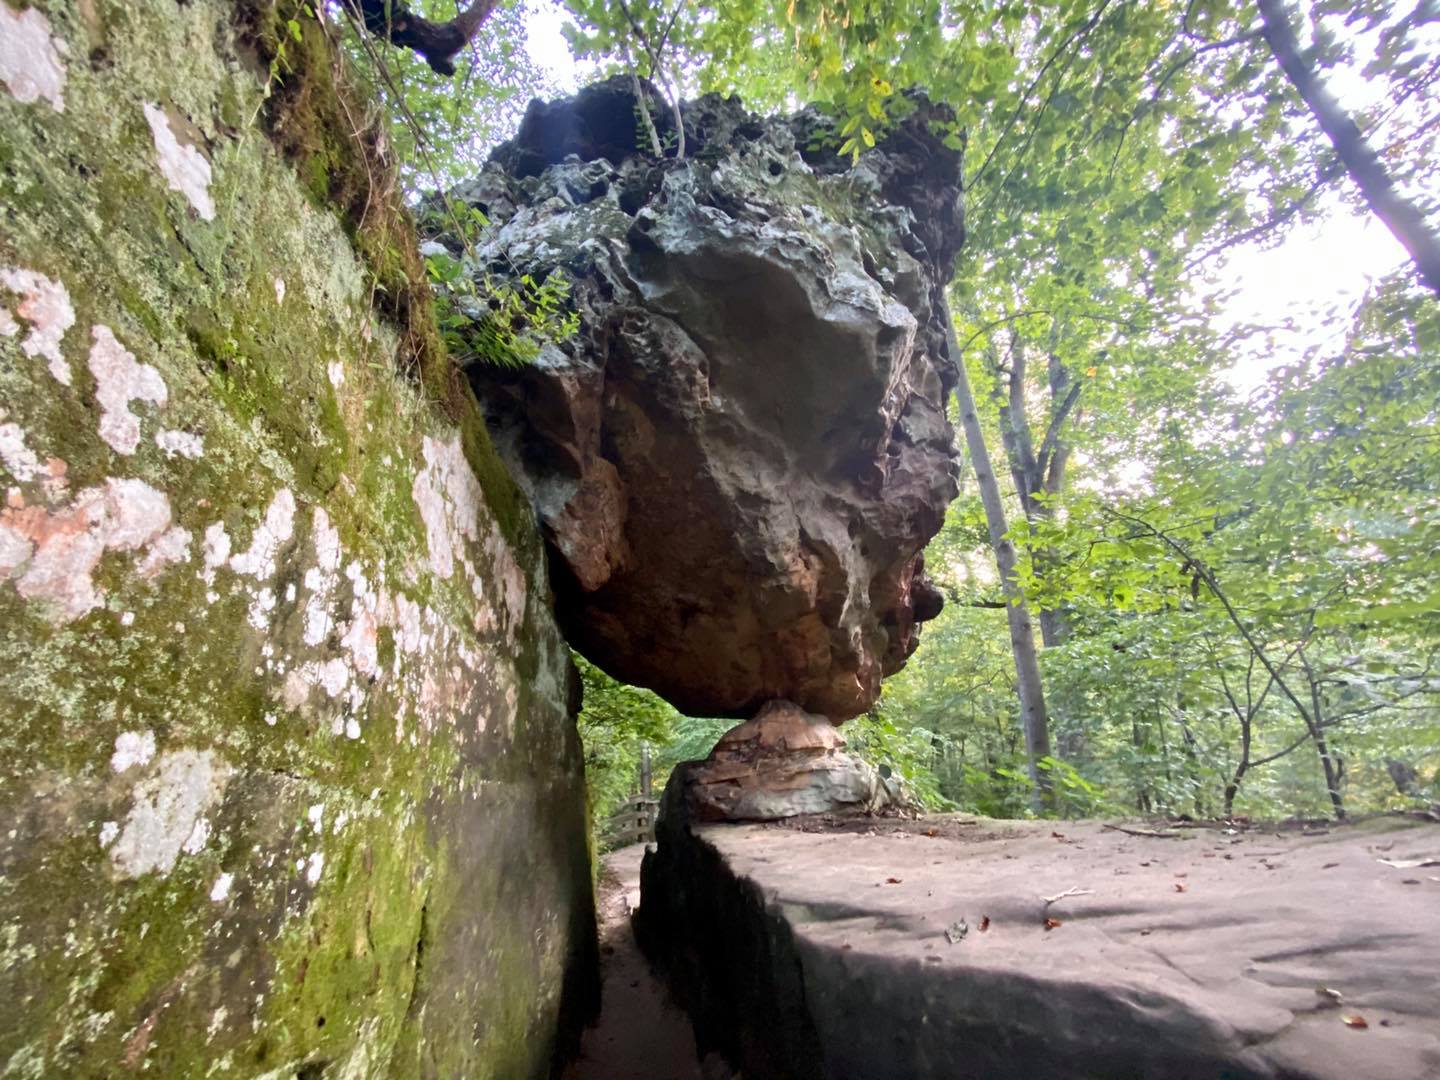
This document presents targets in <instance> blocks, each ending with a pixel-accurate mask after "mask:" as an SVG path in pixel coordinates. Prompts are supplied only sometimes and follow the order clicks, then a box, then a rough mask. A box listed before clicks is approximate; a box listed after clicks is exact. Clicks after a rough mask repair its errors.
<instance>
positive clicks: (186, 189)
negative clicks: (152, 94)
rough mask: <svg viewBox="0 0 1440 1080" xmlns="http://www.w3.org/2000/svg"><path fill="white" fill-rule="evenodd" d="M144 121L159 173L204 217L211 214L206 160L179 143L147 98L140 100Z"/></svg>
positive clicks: (161, 113) (212, 206) (209, 217)
mask: <svg viewBox="0 0 1440 1080" xmlns="http://www.w3.org/2000/svg"><path fill="white" fill-rule="evenodd" d="M143 108H144V110H145V121H146V123H148V124H149V125H150V134H151V136H152V137H153V138H154V140H155V154H156V160H157V164H158V165H159V167H160V172H161V174H162V175H163V176H164V177H165V179H166V181H167V182H168V183H169V185H170V190H171V191H178V192H180V194H182V195H184V196H185V199H186V201H187V202H189V203H190V205H191V206H193V207H194V208H195V212H196V213H197V214H199V215H200V217H201V218H202V219H203V220H205V221H212V220H214V218H215V202H214V200H213V199H212V198H211V196H210V181H211V174H210V162H209V161H207V160H206V159H205V155H204V154H202V153H201V152H200V151H199V150H197V149H195V147H193V146H190V145H189V144H187V143H182V142H181V141H180V140H179V139H178V138H176V137H175V132H174V131H173V130H171V127H170V118H169V117H168V116H167V115H166V114H165V110H164V109H162V108H160V107H159V106H158V105H152V104H151V103H150V102H148V101H147V102H145V103H144V104H143Z"/></svg>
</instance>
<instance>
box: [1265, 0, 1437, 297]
mask: <svg viewBox="0 0 1440 1080" xmlns="http://www.w3.org/2000/svg"><path fill="white" fill-rule="evenodd" d="M1258 2H1259V5H1260V15H1261V18H1262V19H1263V20H1264V29H1265V41H1266V42H1267V43H1268V44H1269V46H1270V51H1271V52H1272V53H1274V55H1275V60H1276V62H1277V63H1278V64H1279V65H1280V68H1281V70H1282V71H1284V72H1285V75H1286V77H1287V78H1288V79H1289V80H1290V82H1291V84H1292V85H1293V86H1294V87H1295V92H1296V93H1297V94H1299V95H1300V99H1301V100H1302V101H1304V102H1305V107H1306V108H1308V109H1309V110H1310V113H1311V115H1313V116H1314V117H1315V122H1316V123H1318V124H1319V125H1320V128H1321V130H1323V131H1324V132H1325V135H1326V137H1327V138H1329V140H1330V143H1331V145H1333V146H1334V147H1335V153H1336V154H1337V155H1339V157H1340V160H1341V161H1342V162H1343V163H1344V165H1345V171H1346V172H1347V173H1349V174H1350V179H1351V180H1353V181H1354V182H1355V186H1356V187H1358V188H1359V189H1360V193H1361V194H1362V195H1363V196H1364V197H1365V202H1366V203H1367V204H1368V205H1369V207H1370V209H1371V211H1372V212H1373V213H1374V214H1375V216H1376V217H1378V218H1379V219H1380V220H1381V221H1383V222H1384V223H1385V227H1386V228H1387V229H1389V230H1390V231H1391V233H1393V234H1394V236H1395V239H1396V240H1398V241H1400V244H1401V246H1403V247H1404V248H1405V250H1406V251H1407V252H1409V254H1410V258H1411V259H1412V260H1413V261H1414V263H1415V268H1416V269H1417V270H1418V271H1419V272H1420V278H1421V280H1422V281H1424V282H1425V284H1426V285H1428V286H1429V287H1430V288H1431V289H1432V290H1433V291H1434V292H1435V294H1436V295H1437V296H1440V236H1437V235H1436V234H1435V231H1434V230H1433V229H1431V228H1430V227H1429V225H1428V224H1427V223H1426V221H1425V216H1424V214H1422V213H1421V212H1420V208H1419V207H1418V206H1416V205H1415V204H1414V203H1412V202H1411V201H1410V200H1408V199H1406V198H1405V197H1404V196H1403V195H1402V194H1401V193H1400V191H1399V189H1397V188H1396V186H1395V182H1394V181H1393V180H1392V179H1391V177H1390V173H1389V171H1388V170H1387V169H1386V168H1385V164H1384V163H1383V162H1382V161H1381V160H1380V155H1378V154H1377V153H1376V152H1375V150H1374V148H1373V147H1371V145H1370V144H1369V142H1367V141H1366V139H1365V135H1364V133H1363V132H1361V130H1360V126H1359V125H1358V124H1356V123H1355V121H1354V119H1353V118H1352V117H1351V116H1350V114H1349V113H1347V112H1346V111H1345V110H1344V108H1342V107H1341V105H1340V102H1339V101H1337V100H1336V98H1335V95H1333V94H1332V93H1330V90H1329V88H1328V87H1326V85H1325V83H1324V81H1323V80H1322V79H1321V78H1320V76H1319V73H1318V72H1317V71H1316V70H1315V65H1314V64H1313V63H1311V62H1310V61H1309V60H1308V59H1307V58H1306V56H1305V54H1304V52H1302V51H1301V48H1300V43H1299V41H1297V40H1296V37H1295V31H1294V29H1293V28H1292V27H1291V25H1290V19H1289V16H1287V15H1286V13H1285V5H1284V3H1283V0H1258Z"/></svg>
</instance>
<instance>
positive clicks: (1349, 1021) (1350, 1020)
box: [1340, 1013, 1370, 1028]
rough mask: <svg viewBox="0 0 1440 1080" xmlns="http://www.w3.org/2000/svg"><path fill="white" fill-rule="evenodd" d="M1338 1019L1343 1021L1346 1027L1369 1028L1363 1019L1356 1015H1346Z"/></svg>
mask: <svg viewBox="0 0 1440 1080" xmlns="http://www.w3.org/2000/svg"><path fill="white" fill-rule="evenodd" d="M1340 1019H1341V1020H1344V1021H1345V1026H1346V1027H1352V1028H1368V1027H1369V1026H1370V1025H1369V1024H1368V1023H1366V1021H1365V1017H1363V1016H1359V1015H1357V1014H1356V1013H1346V1014H1345V1015H1344V1016H1342V1017H1341V1018H1340Z"/></svg>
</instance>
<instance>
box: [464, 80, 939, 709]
mask: <svg viewBox="0 0 1440 1080" xmlns="http://www.w3.org/2000/svg"><path fill="white" fill-rule="evenodd" d="M652 112H654V113H655V115H656V118H657V123H658V124H659V126H660V128H661V134H662V137H663V136H664V135H665V134H666V124H667V123H668V122H669V121H668V113H667V112H665V111H662V110H655V109H652ZM684 117H685V125H686V142H687V146H688V147H689V156H688V157H687V158H686V160H684V161H676V160H673V159H666V160H656V159H655V158H653V157H650V156H648V155H646V154H644V153H641V152H638V151H637V149H636V139H637V133H638V130H639V129H638V127H637V124H636V113H635V108H634V101H633V98H632V97H631V95H630V91H629V89H628V87H627V86H626V84H625V83H624V82H623V81H621V82H616V81H614V80H612V81H610V82H607V83H602V84H599V85H597V86H594V87H591V88H588V89H586V90H585V91H582V92H581V94H580V95H579V96H578V97H576V98H574V99H571V100H569V101H565V102H559V103H555V104H551V105H541V104H536V105H535V106H532V109H531V111H530V113H529V115H528V116H527V118H526V121H525V124H524V126H523V128H522V130H521V132H520V134H519V135H518V136H517V138H516V140H515V141H514V142H513V143H511V144H508V145H507V146H505V147H502V148H501V149H500V150H499V151H498V152H497V154H496V155H495V158H494V159H493V160H492V162H491V163H490V164H489V165H488V166H487V167H486V168H485V170H484V171H483V172H482V174H481V175H480V176H479V177H478V178H477V179H476V180H475V181H474V182H472V183H470V184H469V185H466V186H465V187H463V188H462V189H460V190H459V191H458V192H457V193H456V194H457V195H458V196H459V197H460V198H461V199H462V200H465V201H468V202H469V203H470V204H472V205H475V206H478V207H480V208H481V209H482V210H483V211H484V212H485V213H486V214H487V215H488V216H489V218H490V221H491V222H492V229H491V230H490V232H489V233H488V234H487V237H486V239H485V241H484V243H483V244H482V246H481V248H480V250H479V259H480V261H481V262H482V263H484V264H486V267H485V268H486V269H488V270H489V271H490V272H492V273H495V274H497V275H501V276H510V277H514V276H516V275H519V274H530V275H532V276H534V277H535V278H537V279H538V278H540V277H543V276H544V275H545V274H547V273H548V272H549V271H550V270H551V269H552V268H555V267H560V268H563V269H564V271H565V272H566V273H568V274H569V275H570V277H571V278H572V280H573V283H574V288H573V299H574V302H575V304H576V306H577V308H578V311H579V314H580V333H579V335H578V336H577V337H576V338H575V339H574V340H573V341H572V342H569V343H567V344H566V345H564V346H563V347H562V348H554V347H550V348H547V349H545V351H544V352H543V353H542V355H541V356H540V358H539V360H538V362H537V363H535V364H534V365H532V366H530V367H528V368H526V369H524V370H521V371H504V370H499V369H495V368H492V367H474V368H472V369H471V371H470V376H471V380H472V383H473V385H474V386H475V388H476V390H477V392H478V394H479V396H480V398H481V401H482V403H483V407H484V409H485V411H486V414H487V420H488V422H489V424H490V428H491V432H492V434H493V436H494V437H495V440H496V442H497V445H498V446H499V447H500V449H501V452H502V454H503V455H504V456H505V457H506V458H507V459H508V461H509V463H510V464H511V465H512V468H513V471H515V472H516V474H517V475H518V476H519V477H520V478H521V481H522V483H523V485H524V486H525V487H526V488H527V490H528V491H529V493H530V495H531V496H532V498H533V500H534V503H535V505H536V507H537V508H538V512H539V516H540V519H541V522H542V525H543V528H544V530H545V533H546V536H547V538H548V540H549V542H550V545H551V548H552V553H553V556H554V557H553V558H552V568H553V572H554V573H555V575H556V579H557V581H556V587H557V591H558V594H559V608H560V614H561V618H562V621H563V622H564V624H565V626H566V630H567V635H568V636H569V638H570V640H571V642H572V643H573V644H574V645H575V646H576V647H577V648H579V649H580V650H581V651H582V652H583V653H585V654H586V655H587V656H588V657H590V658H591V659H592V660H594V661H595V662H596V663H598V664H600V665H601V666H602V667H604V668H605V669H606V670H607V671H609V672H610V673H611V674H613V675H615V676H616V677H618V678H621V679H624V680H626V681H629V682H632V683H638V684H640V685H644V686H648V687H651V688H653V689H655V690H656V691H658V692H659V693H661V694H662V695H664V696H665V697H666V698H668V699H669V700H670V701H671V702H673V703H674V704H675V705H676V706H677V707H679V708H680V709H682V710H684V711H687V712H691V713H696V714H701V715H726V716H736V717H747V716H750V715H752V714H753V713H754V712H755V710H756V709H758V708H759V707H760V706H761V705H763V704H764V703H765V702H767V701H770V700H772V699H775V698H783V699H787V700H790V701H794V702H796V703H797V704H798V705H799V706H801V707H802V708H804V709H806V710H808V711H811V712H815V713H820V714H824V715H826V716H828V717H830V718H831V719H833V720H836V721H840V720H844V719H846V718H848V717H851V716H854V715H856V714H858V713H859V712H861V711H863V710H864V709H865V708H867V707H868V706H869V705H870V704H871V703H873V701H874V700H875V698H876V696H877V694H878V692H879V686H880V679H881V676H882V675H884V674H887V673H890V672H893V671H895V670H897V669H898V668H899V667H900V666H901V665H902V664H903V663H904V660H905V658H906V657H907V656H908V655H909V653H910V652H911V651H912V650H913V649H914V647H915V644H916V624H917V623H918V622H920V621H921V620H923V619H926V618H932V617H934V615H935V614H936V613H938V611H939V607H940V598H939V594H938V592H937V591H936V590H935V589H934V588H933V586H931V585H930V584H929V583H928V581H927V580H926V579H925V577H924V574H923V569H922V565H921V558H920V551H921V549H922V548H923V547H924V545H925V542H926V541H927V540H928V539H929V538H930V537H931V536H933V535H934V533H935V532H936V531H937V530H938V528H939V526H940V523H941V520H942V517H943V514H944V510H945V506H946V505H947V504H948V503H949V502H950V500H951V499H952V498H953V497H954V495H955V493H956V476H957V467H956V461H955V450H954V443H953V434H952V431H951V428H950V425H949V423H948V422H947V421H946V419H945V416H944V411H943V399H944V392H945V382H946V380H947V379H948V378H949V375H948V369H947V365H948V359H946V358H945V346H944V334H943V328H942V326H941V323H940V318H941V316H940V306H939V304H938V302H937V301H938V296H939V289H940V288H941V286H942V285H943V282H944V281H945V279H946V278H947V277H948V276H949V272H950V269H951V266H952V263H953V260H954V257H955V255H956V252H957V250H958V248H959V245H960V241H961V236H962V227H961V218H960V208H959V174H960V155H959V153H958V152H957V151H954V150H951V149H947V148H946V147H945V146H944V145H943V144H942V142H941V139H940V137H939V136H938V135H936V134H934V133H933V132H932V130H931V129H932V123H931V122H932V120H934V119H935V117H934V115H933V114H932V112H931V110H930V108H929V107H928V106H926V105H924V104H923V103H922V104H921V106H920V108H919V109H918V110H917V111H916V113H915V114H914V115H913V116H912V117H911V119H910V120H909V121H907V122H906V123H905V124H904V125H902V126H901V127H899V128H898V129H897V130H896V131H895V132H894V133H893V134H892V135H891V136H890V138H889V139H888V140H887V141H886V142H884V143H882V145H881V147H880V148H879V150H878V151H877V152H874V153H871V154H867V155H866V156H865V157H864V158H862V159H861V162H860V164H859V165H858V166H856V167H853V168H852V167H850V163H849V160H848V159H839V158H837V157H836V156H835V155H834V153H833V151H830V150H826V149H823V148H821V147H822V146H823V145H829V146H834V145H835V143H836V142H838V140H835V139H834V138H833V132H829V133H827V132H826V130H825V125H824V123H823V122H822V121H820V120H819V119H818V118H816V117H815V116H813V115H808V114H801V115H800V116H797V117H795V118H791V119H775V120H761V119H758V118H757V117H755V116H752V115H750V114H748V113H746V112H745V111H744V110H743V108H742V107H741V106H740V105H739V103H738V102H733V101H731V102H726V101H721V100H719V99H717V98H714V97H709V98H704V99H701V100H700V101H698V102H696V103H692V104H689V105H687V106H686V107H685V112H684ZM827 137H828V138H829V140H830V141H829V142H828V143H827V142H826V139H827ZM441 239H442V240H443V239H444V238H443V237H442V238H441ZM451 243H452V247H453V250H454V251H455V252H456V253H457V254H459V252H460V246H459V245H458V244H453V241H452V242H451ZM472 266H473V264H472Z"/></svg>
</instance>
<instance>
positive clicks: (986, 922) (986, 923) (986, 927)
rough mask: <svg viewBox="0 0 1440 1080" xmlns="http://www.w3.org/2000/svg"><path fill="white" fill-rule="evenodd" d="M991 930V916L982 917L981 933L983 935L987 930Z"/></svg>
mask: <svg viewBox="0 0 1440 1080" xmlns="http://www.w3.org/2000/svg"><path fill="white" fill-rule="evenodd" d="M989 929H990V916H989V915H981V916H980V932H981V933H982V934H983V933H984V932H985V931H986V930H989Z"/></svg>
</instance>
